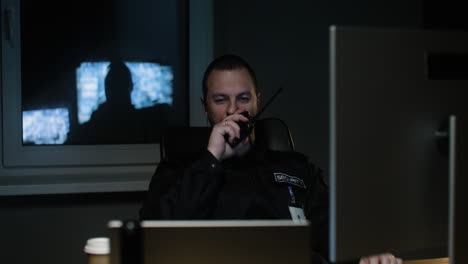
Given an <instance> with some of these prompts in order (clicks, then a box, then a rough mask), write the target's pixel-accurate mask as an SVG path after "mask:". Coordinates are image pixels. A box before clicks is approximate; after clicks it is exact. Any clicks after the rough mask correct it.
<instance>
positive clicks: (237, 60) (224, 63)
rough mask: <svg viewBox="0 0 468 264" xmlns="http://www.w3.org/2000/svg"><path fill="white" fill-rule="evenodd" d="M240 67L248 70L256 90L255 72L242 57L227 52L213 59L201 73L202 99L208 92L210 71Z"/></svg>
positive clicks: (238, 68) (239, 68)
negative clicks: (202, 73)
mask: <svg viewBox="0 0 468 264" xmlns="http://www.w3.org/2000/svg"><path fill="white" fill-rule="evenodd" d="M241 69H246V70H247V71H248V72H249V74H250V77H251V78H252V81H253V84H254V88H255V92H257V77H256V76H255V72H254V71H253V69H252V67H250V65H249V64H248V63H247V61H246V60H244V59H243V58H241V57H239V56H237V55H233V54H227V55H222V56H220V57H218V58H216V59H214V60H213V61H212V62H211V63H210V64H209V65H208V67H207V68H206V70H205V74H204V75H203V99H204V100H206V94H207V92H208V84H207V82H208V77H210V74H211V72H212V71H214V70H241Z"/></svg>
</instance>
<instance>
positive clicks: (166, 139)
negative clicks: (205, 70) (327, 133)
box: [160, 118, 295, 161]
mask: <svg viewBox="0 0 468 264" xmlns="http://www.w3.org/2000/svg"><path fill="white" fill-rule="evenodd" d="M210 131H211V128H210V127H168V128H166V129H164V131H163V135H162V137H161V142H160V152H161V160H169V161H188V160H191V159H192V158H194V157H195V156H196V155H197V154H198V153H199V152H200V151H202V150H203V149H206V147H207V145H208V139H209V136H210ZM255 142H256V144H258V145H259V146H262V147H266V148H267V149H270V150H275V151H295V146H294V141H293V138H292V136H291V133H290V131H289V128H288V126H287V125H286V123H285V122H284V121H282V120H281V119H278V118H264V119H260V120H258V121H257V122H256V123H255Z"/></svg>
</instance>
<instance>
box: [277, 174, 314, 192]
mask: <svg viewBox="0 0 468 264" xmlns="http://www.w3.org/2000/svg"><path fill="white" fill-rule="evenodd" d="M273 175H274V176H275V181H276V182H278V183H289V184H292V185H296V186H299V187H302V188H304V189H305V188H306V186H305V184H304V181H303V180H302V179H300V178H298V177H295V176H290V175H288V174H286V173H282V172H274V173H273Z"/></svg>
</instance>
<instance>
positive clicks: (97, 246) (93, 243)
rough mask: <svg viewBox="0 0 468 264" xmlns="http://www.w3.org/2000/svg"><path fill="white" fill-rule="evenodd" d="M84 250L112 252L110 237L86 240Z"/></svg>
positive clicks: (96, 252) (103, 253) (100, 252)
mask: <svg viewBox="0 0 468 264" xmlns="http://www.w3.org/2000/svg"><path fill="white" fill-rule="evenodd" d="M84 251H85V252H86V253H88V254H97V255H106V254H109V253H110V246H109V238H107V237H95V238H90V239H88V241H86V246H85V248H84Z"/></svg>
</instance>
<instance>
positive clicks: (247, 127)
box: [224, 87, 283, 148]
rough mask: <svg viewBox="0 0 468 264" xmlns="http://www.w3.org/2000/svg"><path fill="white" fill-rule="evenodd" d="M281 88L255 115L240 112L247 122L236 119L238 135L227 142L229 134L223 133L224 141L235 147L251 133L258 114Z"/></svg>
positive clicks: (279, 90)
mask: <svg viewBox="0 0 468 264" xmlns="http://www.w3.org/2000/svg"><path fill="white" fill-rule="evenodd" d="M282 90H283V87H280V88H279V89H278V90H277V91H276V92H275V94H274V95H273V96H272V97H271V98H270V100H268V101H267V103H266V104H265V105H264V106H263V108H262V109H261V110H260V111H259V112H258V113H257V115H256V116H252V117H251V116H250V115H249V112H247V111H244V112H242V113H241V115H243V116H245V117H247V118H248V119H249V120H248V121H247V122H241V121H236V123H237V124H238V125H239V127H240V137H239V138H234V139H233V140H232V142H229V135H228V134H225V135H224V140H226V142H227V143H228V144H229V145H230V146H231V148H235V147H236V146H237V145H239V143H241V142H242V141H243V140H244V139H245V138H246V137H248V136H249V135H250V133H252V130H253V128H254V126H255V122H256V121H257V120H258V118H259V117H260V115H261V114H262V113H263V111H265V109H266V108H267V106H268V105H269V104H271V102H273V100H274V99H275V97H276V96H277V95H278V94H279V93H280V92H281V91H282Z"/></svg>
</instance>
